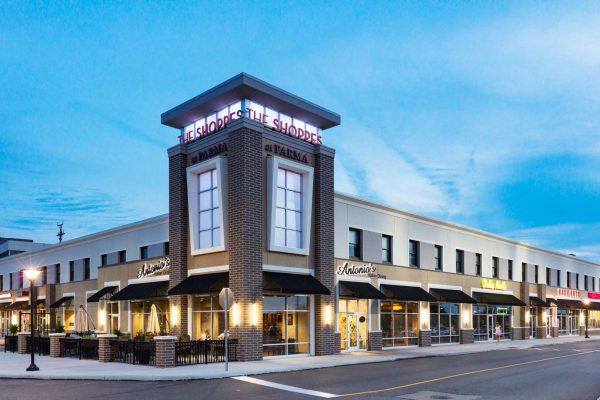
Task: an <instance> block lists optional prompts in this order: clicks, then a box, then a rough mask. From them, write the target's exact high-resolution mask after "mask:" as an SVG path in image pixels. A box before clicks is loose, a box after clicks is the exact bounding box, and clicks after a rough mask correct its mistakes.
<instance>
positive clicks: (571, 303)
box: [556, 299, 585, 310]
mask: <svg viewBox="0 0 600 400" xmlns="http://www.w3.org/2000/svg"><path fill="white" fill-rule="evenodd" d="M556 305H557V306H558V307H559V308H571V309H573V310H578V309H583V308H585V304H583V302H581V301H579V300H567V299H556Z"/></svg>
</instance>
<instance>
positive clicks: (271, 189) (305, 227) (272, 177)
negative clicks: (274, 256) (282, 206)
mask: <svg viewBox="0 0 600 400" xmlns="http://www.w3.org/2000/svg"><path fill="white" fill-rule="evenodd" d="M280 168H282V169H285V170H288V171H291V172H295V173H297V174H300V177H301V179H302V183H301V187H302V191H301V197H302V199H301V204H302V208H301V209H302V216H301V218H302V224H301V229H302V231H301V234H300V238H301V239H300V247H299V248H297V247H287V246H278V245H277V244H276V243H275V228H276V212H277V193H278V191H277V173H278V170H279V169H280ZM313 182H314V168H313V167H311V166H310V165H305V164H300V163H298V162H295V161H291V160H286V159H284V158H281V157H277V156H269V157H267V207H268V208H267V233H268V250H269V251H273V252H278V253H290V254H299V255H308V253H309V250H310V244H311V241H310V239H311V228H312V199H313Z"/></svg>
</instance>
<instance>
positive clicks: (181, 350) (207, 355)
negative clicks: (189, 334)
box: [175, 339, 238, 366]
mask: <svg viewBox="0 0 600 400" xmlns="http://www.w3.org/2000/svg"><path fill="white" fill-rule="evenodd" d="M237 344H238V341H237V339H229V349H228V352H229V357H228V358H229V361H237ZM218 362H225V340H193V341H188V342H175V365H177V366H180V365H194V364H210V363H218Z"/></svg>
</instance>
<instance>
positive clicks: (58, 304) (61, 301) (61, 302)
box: [50, 296, 74, 308]
mask: <svg viewBox="0 0 600 400" xmlns="http://www.w3.org/2000/svg"><path fill="white" fill-rule="evenodd" d="M73 298H74V297H73V296H66V297H63V298H61V299H60V300H58V301H56V302H54V303H52V304H50V308H58V307H60V306H61V305H62V304H63V303H66V302H67V301H69V300H73Z"/></svg>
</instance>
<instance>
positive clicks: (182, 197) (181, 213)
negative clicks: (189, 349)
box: [169, 145, 189, 336]
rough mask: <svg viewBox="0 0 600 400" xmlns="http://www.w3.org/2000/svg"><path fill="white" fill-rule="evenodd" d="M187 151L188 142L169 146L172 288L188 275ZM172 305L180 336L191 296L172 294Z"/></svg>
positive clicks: (175, 330) (184, 331)
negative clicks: (186, 144)
mask: <svg viewBox="0 0 600 400" xmlns="http://www.w3.org/2000/svg"><path fill="white" fill-rule="evenodd" d="M186 167H187V154H186V148H185V145H179V146H175V147H173V148H171V149H169V258H170V259H171V272H170V275H169V289H171V288H172V287H174V286H175V285H177V284H179V283H180V282H181V281H182V280H184V279H185V278H187V275H188V272H187V271H188V270H187V263H188V246H189V229H188V224H189V220H188V201H187V181H186V173H185V169H186ZM169 302H170V305H171V306H175V308H176V310H177V312H178V314H179V315H178V320H179V321H178V323H177V325H175V326H171V333H172V334H173V335H176V336H181V335H183V334H187V333H188V331H187V328H188V297H187V296H170V297H169Z"/></svg>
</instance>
